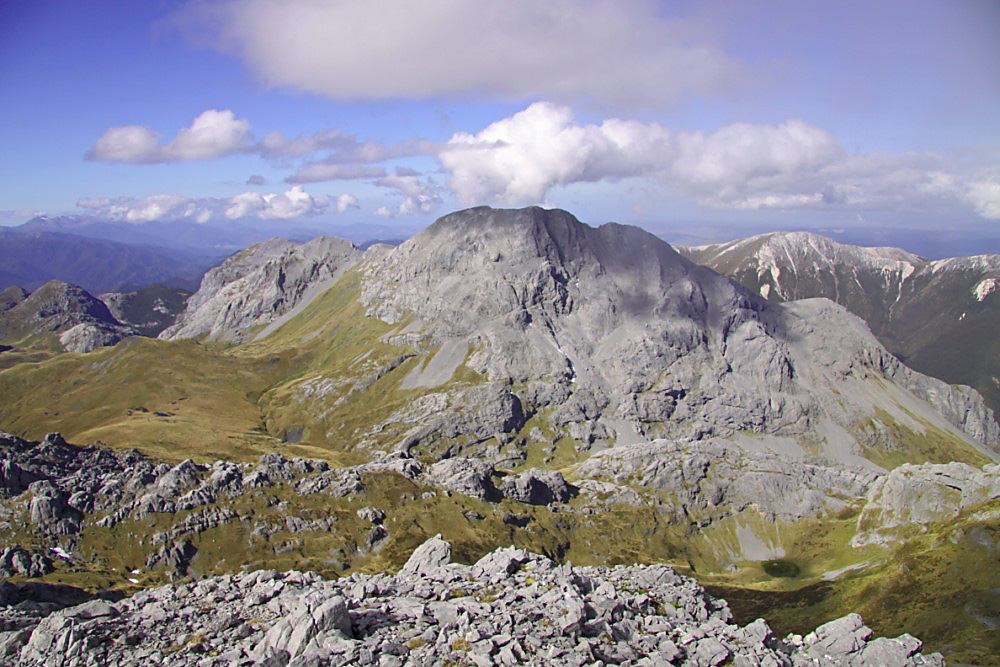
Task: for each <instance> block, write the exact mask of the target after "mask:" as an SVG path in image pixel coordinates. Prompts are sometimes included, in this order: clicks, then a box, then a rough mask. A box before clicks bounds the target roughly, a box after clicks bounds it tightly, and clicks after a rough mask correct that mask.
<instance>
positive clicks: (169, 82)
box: [0, 0, 1000, 230]
mask: <svg viewBox="0 0 1000 667" xmlns="http://www.w3.org/2000/svg"><path fill="white" fill-rule="evenodd" d="M998 36H1000V2H996V0H949V1H948V2H942V1H941V0H930V1H929V0H906V1H902V0H900V1H895V0H866V1H858V2H853V1H851V0H838V1H836V2H833V1H824V0H815V1H806V2H803V1H801V0H787V1H777V0H775V1H764V0H760V1H758V0H746V1H745V2H729V1H723V0H704V1H695V0H690V1H678V2H674V1H670V0H659V1H655V0H548V1H541V0H474V1H473V0H422V1H421V2H412V1H406V0H197V1H189V2H181V1H170V0H144V1H142V2H136V1H135V0H106V1H105V0H94V1H92V2H79V0H13V1H12V2H6V3H2V5H0V95H2V103H0V146H2V150H0V224H4V225H15V224H20V223H22V222H24V221H25V220H27V219H29V218H31V217H32V216H34V215H39V214H47V215H52V216H56V215H86V216H92V217H96V218H102V219H108V220H115V221H122V222H131V223H142V222H149V221H170V220H185V221H194V222H200V223H208V222H213V223H222V224H224V223H226V222H227V221H237V220H243V221H247V220H249V221H254V220H266V221H270V222H272V223H273V222H280V221H285V220H287V221H293V222H296V223H301V222H303V221H310V222H313V223H317V224H321V223H329V224H331V225H341V224H352V223H365V222H371V221H378V222H379V223H380V224H392V225H398V226H399V228H400V229H414V228H419V227H421V226H423V225H426V224H428V223H429V222H431V221H433V220H434V219H435V218H436V217H438V216H440V215H443V214H445V213H447V212H450V211H452V210H456V209H458V208H464V207H467V206H475V205H484V204H485V205H491V206H503V207H513V206H525V205H542V206H548V207H553V206H556V207H560V208H565V209H567V210H569V211H571V212H573V213H574V214H576V215H577V217H579V218H580V219H581V220H584V221H587V222H591V223H600V222H605V221H610V220H615V221H619V222H625V223H633V224H639V225H642V226H645V227H647V228H654V229H655V228H656V227H657V226H658V225H664V224H671V223H674V224H688V225H698V224H711V223H725V224H731V225H737V226H739V225H745V226H746V227H747V228H748V229H749V228H750V227H755V228H759V227H760V226H761V225H769V224H772V225H774V226H775V227H788V226H789V225H793V226H800V227H802V228H810V227H835V226H850V225H854V226H857V225H883V226H885V225H889V226H892V225H900V226H912V227H927V228H934V227H938V228H943V229H949V230H960V229H963V228H969V229H975V228H980V229H982V228H997V227H1000V116H998V114H997V109H1000V38H998Z"/></svg>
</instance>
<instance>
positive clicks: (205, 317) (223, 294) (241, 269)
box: [160, 236, 361, 341]
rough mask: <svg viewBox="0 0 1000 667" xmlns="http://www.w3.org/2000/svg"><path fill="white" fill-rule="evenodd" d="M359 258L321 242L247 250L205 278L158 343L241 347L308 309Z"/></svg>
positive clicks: (351, 250) (340, 244)
mask: <svg viewBox="0 0 1000 667" xmlns="http://www.w3.org/2000/svg"><path fill="white" fill-rule="evenodd" d="M360 257H361V251H360V250H358V248H357V247H356V246H354V244H352V243H350V242H348V241H342V240H340V239H334V238H331V237H326V236H320V237H317V238H315V239H313V240H312V241H309V242H308V243H302V244H298V243H295V242H294V241H287V240H285V239H271V240H269V241H264V242H262V243H257V244H255V245H252V246H250V247H249V248H247V249H245V250H242V251H240V252H238V253H236V254H235V255H233V256H231V257H229V258H228V259H226V260H225V261H224V262H222V263H221V264H220V265H219V266H217V267H215V268H213V269H211V270H210V271H208V272H207V273H206V274H205V276H204V278H202V282H201V286H200V287H199V288H198V291H197V292H196V293H195V294H194V295H192V296H191V298H190V299H188V302H187V307H186V309H185V311H184V312H183V313H182V314H181V315H180V316H179V317H178V318H177V321H176V322H175V323H174V324H173V325H171V326H170V327H168V328H167V329H166V330H164V331H163V332H162V333H161V334H160V338H163V339H167V340H169V339H179V338H195V337H198V336H202V335H205V336H207V338H208V339H209V340H225V341H242V340H244V339H245V338H246V337H247V336H248V335H249V332H250V330H251V329H253V328H255V327H257V326H259V325H266V324H270V323H272V322H273V321H274V320H276V319H278V318H280V317H282V316H284V315H288V314H290V313H291V312H292V311H293V309H295V308H296V306H299V305H300V304H302V305H303V306H304V305H306V304H308V302H309V301H311V300H312V299H313V298H315V297H316V296H318V295H319V294H321V293H322V292H324V291H325V290H326V289H328V288H329V287H330V286H331V285H333V283H334V282H335V281H336V279H337V278H339V277H340V276H341V275H342V274H343V272H344V271H345V270H346V269H347V268H349V267H350V266H352V265H353V264H354V262H356V261H357V260H358V259H359V258H360Z"/></svg>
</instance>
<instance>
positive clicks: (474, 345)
mask: <svg viewBox="0 0 1000 667" xmlns="http://www.w3.org/2000/svg"><path fill="white" fill-rule="evenodd" d="M359 270H360V271H361V272H362V274H363V276H364V280H363V285H362V293H361V301H362V303H363V304H364V305H365V307H366V312H367V313H368V315H369V316H372V317H377V318H379V319H381V320H383V321H385V322H389V323H400V322H402V321H403V320H404V319H407V320H408V321H409V322H410V323H409V324H408V325H407V326H406V327H405V330H401V331H399V332H398V333H396V334H394V335H392V336H389V337H388V338H387V342H390V343H398V344H406V345H410V346H414V347H416V348H417V349H418V350H425V351H427V353H428V355H429V354H430V351H432V350H444V349H447V350H451V349H452V348H454V349H458V350H466V349H467V350H468V351H469V352H468V358H467V359H466V361H465V363H466V364H467V365H468V366H469V367H470V368H472V369H473V370H475V371H477V372H479V373H481V374H483V375H485V376H486V377H487V378H488V379H489V383H488V385H487V386H500V387H504V388H510V389H507V391H509V392H510V393H511V394H512V395H513V397H514V399H516V401H517V404H518V405H517V409H511V408H509V406H508V405H507V404H505V403H502V402H497V401H491V400H485V399H486V397H483V399H480V398H477V397H471V396H470V397H464V396H463V397H460V396H458V393H459V392H468V391H469V389H467V388H461V389H456V390H455V391H454V392H451V393H450V392H449V391H448V390H442V391H441V392H440V393H438V394H435V400H436V404H435V408H434V410H432V411H431V410H428V411H426V412H425V413H424V414H417V412H418V410H417V407H416V406H408V407H407V408H405V409H404V410H403V411H402V412H401V413H399V414H394V415H392V416H391V418H390V421H391V422H397V423H414V424H415V425H416V427H415V429H414V432H413V434H412V435H411V436H410V437H408V439H407V446H408V447H410V446H412V445H413V444H414V443H418V444H419V442H421V441H422V442H432V441H434V440H436V439H437V440H444V441H448V439H449V438H454V434H453V433H452V432H451V430H456V431H459V432H461V433H462V434H467V435H468V438H469V441H470V442H469V443H467V444H465V445H462V447H465V448H466V449H468V448H469V447H471V446H472V445H474V444H475V443H477V442H482V441H483V438H484V437H485V438H489V437H491V436H493V435H494V434H507V433H512V432H514V431H516V428H517V424H518V422H520V423H522V424H523V423H525V422H526V421H527V420H528V419H529V418H531V417H532V416H533V415H536V414H544V415H545V421H546V422H547V423H548V425H549V426H550V427H552V429H553V430H554V431H555V432H556V433H558V434H559V435H560V436H568V437H571V438H574V439H576V440H578V441H580V442H582V443H583V444H584V445H585V446H588V445H594V446H595V447H598V448H599V447H600V446H606V445H609V444H614V443H615V442H617V441H622V440H626V441H628V440H633V441H634V440H637V439H638V440H642V439H649V438H651V437H670V438H673V439H694V440H697V439H700V438H704V437H710V436H732V435H734V434H738V433H740V432H744V431H750V432H756V433H768V434H776V435H787V436H791V437H795V438H798V439H799V440H801V441H807V442H811V443H815V444H817V445H819V446H820V448H821V449H822V450H823V451H824V453H826V452H829V453H830V456H831V459H832V460H837V461H838V462H841V463H855V462H858V461H854V460H853V459H852V456H853V457H855V458H858V459H860V455H859V452H860V449H861V446H860V445H859V444H858V442H857V440H856V439H854V438H855V436H854V435H853V434H852V432H851V429H852V428H854V426H855V425H856V424H858V423H861V422H863V421H864V420H865V419H868V418H870V417H872V416H873V415H874V411H873V406H874V407H875V408H878V409H882V410H885V411H886V412H887V413H889V414H891V415H893V416H894V418H895V417H898V418H899V419H901V420H904V421H905V420H906V419H907V417H906V414H907V411H909V412H911V413H915V414H918V416H919V418H920V419H923V420H926V421H928V422H929V423H931V424H933V425H934V426H935V427H936V428H941V429H943V430H946V431H948V432H949V433H952V434H954V435H956V436H957V437H959V438H965V439H967V440H969V441H970V442H975V443H979V444H985V445H988V446H992V447H996V446H998V443H1000V429H998V427H997V424H996V422H995V420H994V417H993V415H992V413H991V412H990V411H989V410H988V408H986V406H985V404H984V403H983V401H982V399H981V397H979V396H978V394H976V393H975V392H974V391H971V390H968V389H967V388H960V389H956V388H952V387H949V386H947V385H945V384H944V383H941V382H939V381H936V380H932V379H930V378H926V377H924V376H921V375H919V374H917V373H913V372H912V371H909V370H908V369H906V368H905V367H903V366H902V365H901V364H900V363H899V362H898V360H896V359H895V358H894V357H893V356H892V355H891V354H889V353H888V352H887V351H886V350H885V348H883V347H882V346H881V345H880V344H879V343H878V341H877V340H876V339H875V338H874V337H873V336H872V335H871V333H870V331H869V330H868V329H867V327H866V326H865V324H864V323H863V322H862V321H861V320H860V319H859V318H857V317H855V316H853V315H851V314H850V313H848V312H847V311H846V310H845V309H844V308H842V307H840V306H837V305H836V304H833V303H832V302H830V301H827V300H825V299H813V300H808V302H795V303H788V304H769V303H768V302H766V301H765V300H764V299H763V298H761V297H759V296H757V295H755V294H752V293H750V292H748V291H747V290H745V289H744V288H742V287H740V286H739V285H737V284H735V283H734V282H732V281H731V280H729V279H727V278H724V277H722V276H720V275H718V274H716V273H714V272H712V271H709V270H707V269H705V268H704V267H700V266H698V265H696V264H693V263H692V262H690V261H689V260H687V259H685V258H683V257H681V256H680V255H678V254H677V253H676V252H675V251H674V250H673V249H672V248H671V247H670V246H669V245H667V244H666V243H664V242H663V241H661V240H660V239H658V238H656V237H654V236H652V235H651V234H648V233H646V232H644V231H642V230H640V229H638V228H634V227H627V226H623V225H616V224H607V225H603V226H601V227H598V228H592V227H589V226H587V225H584V224H582V223H580V222H578V221H577V220H576V219H575V218H573V217H572V216H571V215H570V214H568V213H566V212H565V211H558V210H542V209H538V208H529V209H521V210H494V209H490V208H476V209H470V210H467V211H460V212H457V213H454V214H451V215H448V216H445V217H443V218H441V219H440V220H438V221H437V222H435V223H434V224H433V225H431V226H430V227H428V228H427V229H426V230H424V231H423V232H421V233H420V234H417V235H416V236H414V237H413V238H412V239H410V240H409V241H407V242H406V243H404V244H402V245H400V246H399V247H397V248H395V249H393V250H391V251H386V252H382V253H377V254H372V255H371V256H368V257H366V258H365V260H364V261H363V262H362V264H361V265H360V268H359ZM442 363H443V362H442ZM427 366H428V367H431V366H433V364H432V363H430V362H428V364H427ZM435 368H436V366H435ZM424 375H427V378H424V377H423V375H421V376H420V377H418V378H416V379H411V380H412V382H414V383H419V382H420V381H425V380H426V382H428V383H431V380H432V379H434V378H432V377H431V376H432V375H433V374H432V373H430V372H429V371H428V372H426V373H424ZM434 381H435V382H437V380H436V379H435V380H434ZM845 383H847V384H849V385H851V386H850V388H849V390H847V391H845V390H844V386H845ZM426 386H437V385H436V384H434V383H431V384H427V385H426ZM515 388H516V389H515ZM897 392H899V393H900V394H901V395H903V396H904V398H903V399H899V397H898V395H897ZM452 394H454V395H452ZM900 400H902V401H903V402H904V403H905V404H906V409H905V410H902V409H900V407H899V403H900ZM480 403H481V404H482V405H483V406H491V407H490V408H489V409H483V410H479V411H474V414H475V418H473V417H472V416H470V414H467V413H466V412H463V406H468V405H476V406H477V407H478V406H479V405H480ZM518 412H520V413H521V414H522V415H523V416H521V417H519V416H518ZM404 413H405V414H404ZM449 425H453V426H454V429H451V430H449ZM833 431H836V432H837V435H836V436H832V435H831V433H832V432H833ZM838 439H839V440H840V441H842V442H834V441H835V440H838ZM852 439H853V440H852ZM499 440H501V441H502V440H503V437H501V438H499ZM447 453H448V454H450V455H456V454H461V455H468V454H466V453H465V451H464V450H456V449H454V448H453V449H449V450H448V452H447ZM434 454H435V455H440V452H438V451H435V452H434ZM997 454H998V453H997V452H996V451H993V452H991V453H990V454H989V455H990V456H993V457H996V456H997Z"/></svg>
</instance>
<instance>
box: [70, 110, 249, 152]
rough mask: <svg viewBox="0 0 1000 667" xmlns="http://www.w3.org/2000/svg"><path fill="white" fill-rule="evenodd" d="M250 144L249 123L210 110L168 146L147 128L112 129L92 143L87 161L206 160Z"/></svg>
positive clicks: (232, 114)
mask: <svg viewBox="0 0 1000 667" xmlns="http://www.w3.org/2000/svg"><path fill="white" fill-rule="evenodd" d="M252 140H253V134H252V132H251V129H250V121H248V120H246V119H245V118H237V117H236V114H234V113H233V112H232V111H229V110H225V111H218V110H215V109H209V110H207V111H203V112H202V113H201V114H199V115H198V117H197V118H195V119H194V121H193V122H192V123H191V125H190V127H185V128H182V129H181V130H180V131H179V132H178V133H177V135H176V136H175V137H174V138H173V139H172V140H170V141H169V142H167V143H160V137H159V135H157V134H156V132H154V131H153V130H151V129H149V128H148V127H143V126H141V125H127V126H125V127H112V128H110V129H108V130H107V131H105V132H104V134H102V135H101V136H100V137H99V138H98V139H97V141H96V142H94V145H93V146H91V147H90V150H88V151H87V153H86V158H87V159H88V160H94V161H97V162H128V163H132V164H155V163H160V162H178V161H183V160H208V159H212V158H217V157H222V156H225V155H232V154H233V153H238V152H240V151H243V150H245V149H246V148H247V147H248V146H249V144H250V142H251V141H252Z"/></svg>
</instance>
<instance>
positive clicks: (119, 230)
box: [12, 215, 417, 261]
mask: <svg viewBox="0 0 1000 667" xmlns="http://www.w3.org/2000/svg"><path fill="white" fill-rule="evenodd" d="M12 229H13V230H15V231H17V232H56V233H61V234H72V235H75V236H83V237H86V238H93V239H103V240H108V241H114V242H117V243H125V244H128V245H137V246H151V247H157V248H171V249H173V250H176V251H179V252H181V253H184V254H185V255H192V256H195V257H197V258H198V259H201V260H204V259H209V260H213V261H218V260H220V259H222V258H224V257H227V256H228V255H231V254H233V253H234V252H237V251H240V250H242V249H244V248H246V247H247V246H249V245H253V244H255V243H260V242H262V241H266V240H268V239H270V238H274V237H282V238H287V239H293V240H297V241H300V242H301V241H308V240H310V239H312V238H315V237H317V236H329V235H335V236H337V237H339V238H343V239H347V240H350V241H353V242H354V243H357V244H366V243H370V242H371V241H373V240H375V239H397V238H399V236H400V235H401V234H402V235H404V236H409V235H411V234H413V233H414V232H415V231H417V229H416V228H413V227H410V226H407V225H406V224H405V223H400V222H399V221H395V222H393V223H392V224H375V223H366V224H361V223H357V224H348V225H344V224H330V223H327V222H305V221H289V220H281V221H267V220H256V221H253V222H250V221H247V220H224V221H222V222H206V223H196V222H189V221H186V220H159V221H152V222H126V221H113V220H106V219H103V218H96V217H91V216H79V215H74V216H57V217H49V216H38V217H35V218H32V219H31V220H29V221H27V222H26V223H24V224H23V225H20V226H18V227H14V228H12Z"/></svg>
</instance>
